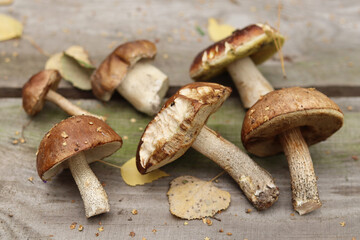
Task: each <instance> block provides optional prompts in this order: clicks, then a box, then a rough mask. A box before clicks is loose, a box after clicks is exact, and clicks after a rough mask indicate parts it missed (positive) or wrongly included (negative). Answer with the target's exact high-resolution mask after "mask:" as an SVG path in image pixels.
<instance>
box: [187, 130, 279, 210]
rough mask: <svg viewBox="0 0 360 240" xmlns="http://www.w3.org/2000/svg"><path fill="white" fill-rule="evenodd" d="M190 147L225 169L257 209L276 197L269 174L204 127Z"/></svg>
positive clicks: (264, 206) (272, 180)
mask: <svg viewBox="0 0 360 240" xmlns="http://www.w3.org/2000/svg"><path fill="white" fill-rule="evenodd" d="M192 147H193V148H194V149H196V150H197V151H199V152H200V153H202V154H204V155H205V156H207V157H208V158H210V159H212V160H213V161H214V162H215V163H217V164H218V165H219V166H220V167H222V168H223V169H224V170H225V171H226V172H228V173H229V175H230V176H231V177H232V178H233V179H234V180H235V181H236V182H237V183H238V184H239V186H240V188H241V189H242V191H243V192H244V193H245V195H246V197H247V198H248V199H249V201H250V202H251V203H252V204H253V205H254V206H255V207H256V208H257V209H259V210H263V209H266V208H268V207H270V206H271V205H273V204H274V203H275V202H276V200H277V199H278V196H279V189H278V188H277V186H276V185H275V183H274V179H273V178H272V177H271V175H270V174H269V173H268V172H267V171H266V170H265V169H263V168H261V167H260V166H259V165H258V164H257V163H255V162H254V161H253V160H252V159H251V158H250V157H249V156H248V155H247V154H246V153H244V152H243V151H241V150H240V149H239V148H238V147H236V146H235V145H234V144H232V143H231V142H229V141H227V140H225V139H224V138H222V137H221V136H220V135H219V134H217V133H216V132H214V131H213V130H211V129H209V128H208V127H206V126H204V127H203V128H202V130H201V132H200V134H199V135H198V136H197V138H196V140H195V142H194V143H193V145H192Z"/></svg>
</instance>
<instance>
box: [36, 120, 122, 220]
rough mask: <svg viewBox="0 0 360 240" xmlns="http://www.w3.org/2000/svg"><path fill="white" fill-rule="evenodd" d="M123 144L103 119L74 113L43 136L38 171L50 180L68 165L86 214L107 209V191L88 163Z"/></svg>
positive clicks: (91, 214)
mask: <svg viewBox="0 0 360 240" xmlns="http://www.w3.org/2000/svg"><path fill="white" fill-rule="evenodd" d="M121 145H122V140H121V137H120V136H119V135H118V134H117V133H116V132H115V131H114V130H113V129H112V128H111V127H110V126H109V125H107V124H106V123H105V122H104V121H101V120H100V119H98V118H95V117H92V116H86V115H83V116H74V117H70V118H68V119H66V120H63V121H61V122H60V123H58V124H57V125H55V126H54V127H53V128H52V129H51V130H50V131H49V132H48V133H47V134H46V135H45V136H44V138H43V139H42V141H41V143H40V146H39V149H38V152H37V162H36V165H37V171H38V174H39V176H40V178H41V179H42V180H49V179H50V178H51V177H53V176H55V175H56V174H57V173H59V172H60V171H61V170H63V169H65V168H70V171H71V174H72V176H73V177H74V179H75V182H76V184H77V186H78V188H79V191H80V194H81V197H82V199H83V202H84V206H85V213H86V217H87V218H89V217H92V216H95V215H98V214H101V213H105V212H109V211H110V206H109V202H108V197H107V194H106V192H105V190H104V188H103V187H102V185H101V183H100V182H99V180H98V179H97V177H96V176H95V174H94V173H93V172H92V171H91V168H90V167H89V165H88V164H90V163H92V162H94V161H96V160H99V159H102V158H105V157H107V156H110V155H111V154H113V153H114V152H116V151H117V150H118V149H119V148H120V147H121Z"/></svg>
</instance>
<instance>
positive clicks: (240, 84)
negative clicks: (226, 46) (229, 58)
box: [227, 57, 274, 108]
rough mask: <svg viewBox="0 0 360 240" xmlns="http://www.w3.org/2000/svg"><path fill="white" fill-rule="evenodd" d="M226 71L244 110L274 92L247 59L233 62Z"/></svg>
mask: <svg viewBox="0 0 360 240" xmlns="http://www.w3.org/2000/svg"><path fill="white" fill-rule="evenodd" d="M227 70H228V72H229V74H230V75H231V78H232V79H233V81H234V83H235V85H236V88H237V90H238V92H239V94H240V97H241V101H242V103H243V105H244V107H245V108H250V107H251V106H252V105H254V104H255V103H256V102H257V100H259V99H260V97H261V96H263V95H265V94H267V93H268V92H271V91H273V90H274V88H273V87H272V86H271V84H270V83H269V82H268V81H267V80H266V79H265V77H264V76H263V75H262V74H261V72H260V71H259V70H258V69H257V67H256V66H255V64H254V62H253V61H252V60H251V59H250V58H249V57H246V58H242V59H239V60H236V61H234V62H233V63H231V64H229V65H228V66H227Z"/></svg>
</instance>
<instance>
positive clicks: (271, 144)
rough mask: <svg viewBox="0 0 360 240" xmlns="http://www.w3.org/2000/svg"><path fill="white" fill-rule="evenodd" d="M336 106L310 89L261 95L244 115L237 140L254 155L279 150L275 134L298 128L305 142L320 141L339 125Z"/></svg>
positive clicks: (287, 90) (266, 154)
mask: <svg viewBox="0 0 360 240" xmlns="http://www.w3.org/2000/svg"><path fill="white" fill-rule="evenodd" d="M343 120H344V115H343V113H342V112H341V110H340V109H339V107H338V105H336V103H334V102H333V101H332V100H331V99H330V98H328V97H327V96H325V95H324V94H322V93H321V92H319V91H317V90H315V89H314V88H308V89H306V88H300V87H293V88H284V89H281V90H276V91H272V92H270V93H268V94H266V95H265V96H263V97H262V98H261V99H260V100H259V101H258V102H257V103H256V104H255V105H254V106H252V107H251V108H250V109H249V110H248V112H247V113H246V115H245V119H244V122H243V127H242V132H241V139H242V142H243V145H244V147H245V148H246V149H247V150H248V151H249V152H251V153H253V154H255V155H257V156H261V157H263V156H270V155H274V154H277V153H279V152H282V151H283V150H282V146H281V144H280V143H279V140H278V138H277V136H278V135H279V134H280V133H282V132H284V131H287V130H289V129H292V128H297V127H300V130H301V133H302V136H303V137H304V139H305V141H306V143H307V144H308V145H312V144H315V143H318V142H320V141H324V140H325V139H327V138H328V137H330V136H331V135H332V134H333V133H335V132H336V131H337V130H338V129H339V128H341V126H342V124H343Z"/></svg>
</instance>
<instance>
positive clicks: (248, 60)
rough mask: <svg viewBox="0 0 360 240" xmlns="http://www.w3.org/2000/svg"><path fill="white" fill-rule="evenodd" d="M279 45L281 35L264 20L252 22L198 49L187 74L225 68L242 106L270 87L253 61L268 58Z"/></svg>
mask: <svg viewBox="0 0 360 240" xmlns="http://www.w3.org/2000/svg"><path fill="white" fill-rule="evenodd" d="M275 38H276V39H278V40H279V41H278V42H279V45H278V46H277V47H278V48H281V47H282V45H283V43H284V41H285V39H284V37H283V36H282V35H281V34H280V33H278V32H277V31H276V30H275V29H273V28H272V27H270V26H269V25H267V24H254V25H250V26H248V27H246V28H244V29H242V30H236V31H234V32H233V34H232V35H231V36H229V37H227V38H225V39H223V40H221V41H218V42H216V43H214V44H213V45H211V46H210V47H208V48H207V49H205V50H203V51H201V52H200V53H199V54H198V55H197V56H196V57H195V59H194V61H193V63H192V65H191V67H190V77H191V78H193V79H195V80H196V81H204V80H207V79H209V78H211V77H213V76H215V75H217V74H219V73H221V72H223V71H224V70H227V71H228V72H229V73H230V75H231V77H232V79H233V81H234V83H235V85H236V88H237V90H238V91H239V94H240V97H241V101H242V103H243V105H244V107H245V108H249V107H251V106H252V105H253V104H254V103H255V102H256V101H257V100H258V99H259V98H260V96H262V95H265V94H266V93H268V92H270V91H272V90H274V89H273V87H272V86H271V85H270V83H269V82H268V81H267V80H266V79H265V78H264V76H263V75H262V74H261V73H260V71H259V70H258V69H257V68H256V66H255V65H257V64H261V63H262V62H264V61H266V60H267V59H269V58H270V57H271V56H272V55H273V54H274V53H276V52H277V48H276V43H275Z"/></svg>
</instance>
